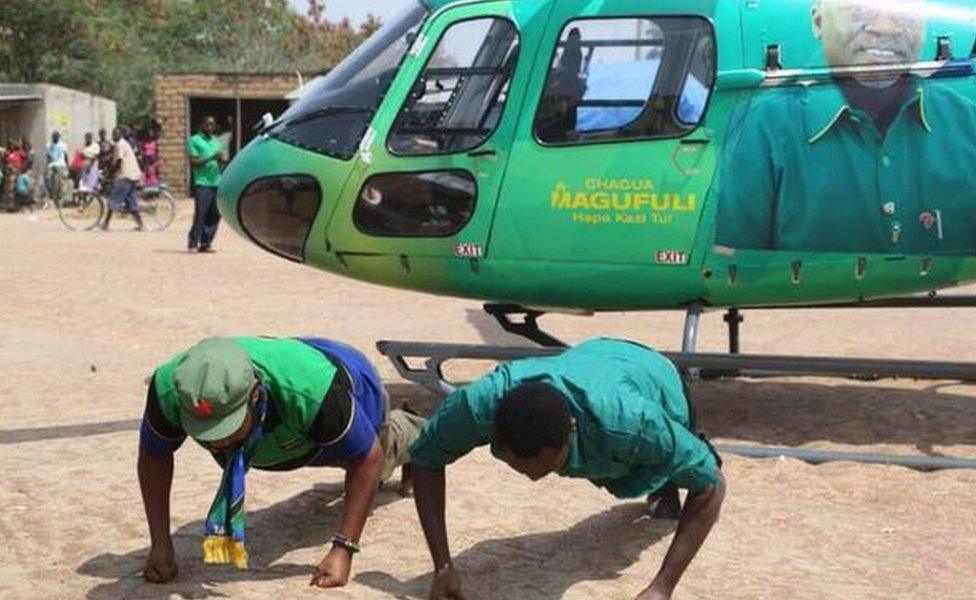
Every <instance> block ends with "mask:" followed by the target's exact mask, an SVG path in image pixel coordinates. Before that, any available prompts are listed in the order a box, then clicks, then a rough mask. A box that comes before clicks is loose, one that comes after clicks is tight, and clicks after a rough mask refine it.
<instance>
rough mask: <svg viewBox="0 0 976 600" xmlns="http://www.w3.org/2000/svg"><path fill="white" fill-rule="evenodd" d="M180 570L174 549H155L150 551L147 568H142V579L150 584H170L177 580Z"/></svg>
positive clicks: (170, 547)
mask: <svg viewBox="0 0 976 600" xmlns="http://www.w3.org/2000/svg"><path fill="white" fill-rule="evenodd" d="M178 573H179V569H178V568H177V567H176V553H175V552H174V551H173V547H172V546H169V547H164V548H155V547H153V548H152V549H150V550H149V556H148V557H147V558H146V566H145V567H143V568H142V577H143V579H145V580H146V581H148V582H149V583H169V582H170V581H173V580H174V579H176V575H177V574H178Z"/></svg>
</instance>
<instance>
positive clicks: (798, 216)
mask: <svg viewBox="0 0 976 600" xmlns="http://www.w3.org/2000/svg"><path fill="white" fill-rule="evenodd" d="M911 85H912V86H914V87H911V88H909V94H908V96H907V97H906V99H905V101H904V104H903V105H902V106H901V109H900V112H898V114H897V116H896V117H895V119H894V121H893V122H892V124H891V126H890V127H889V129H888V131H887V132H886V134H885V135H884V136H882V135H881V133H880V131H879V130H878V128H877V127H876V126H875V123H874V121H873V120H872V119H871V117H869V116H868V114H867V113H866V112H864V111H863V110H860V109H857V108H853V107H851V106H850V105H849V104H848V103H847V100H846V97H845V96H844V94H843V92H842V91H841V89H840V88H839V87H838V86H837V85H818V86H811V87H794V88H790V89H785V90H774V91H770V92H761V93H760V95H759V98H758V99H757V100H755V101H753V102H752V103H751V104H749V105H748V106H746V107H745V108H744V109H743V110H742V111H740V114H739V118H738V119H737V120H736V121H735V125H734V126H733V127H732V128H730V131H729V137H728V139H727V141H726V148H725V152H724V157H723V161H722V167H721V169H720V172H719V180H718V187H717V190H718V202H719V206H718V218H717V221H716V244H717V245H719V246H727V247H731V248H738V249H764V250H793V251H804V250H805V251H814V252H862V253H885V254H903V253H904V254H973V253H976V105H974V104H973V102H971V101H969V100H967V99H966V98H964V97H962V96H961V95H959V94H957V93H956V92H954V91H952V90H951V89H949V88H948V87H945V85H944V84H940V83H934V82H922V81H921V80H913V81H912V82H911Z"/></svg>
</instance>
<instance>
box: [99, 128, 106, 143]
mask: <svg viewBox="0 0 976 600" xmlns="http://www.w3.org/2000/svg"><path fill="white" fill-rule="evenodd" d="M98 139H99V140H103V141H104V140H105V130H104V129H99V130H98Z"/></svg>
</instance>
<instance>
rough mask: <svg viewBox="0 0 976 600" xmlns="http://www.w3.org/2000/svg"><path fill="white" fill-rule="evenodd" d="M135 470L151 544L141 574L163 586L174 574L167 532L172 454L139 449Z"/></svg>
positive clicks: (171, 548)
mask: <svg viewBox="0 0 976 600" xmlns="http://www.w3.org/2000/svg"><path fill="white" fill-rule="evenodd" d="M137 471H138V474H139V488H140V490H141V491H142V503H143V506H144V507H145V510H146V522H147V523H148V525H149V538H150V540H151V544H152V547H151V548H150V550H149V557H148V558H147V560H146V566H145V568H144V569H143V573H142V574H143V577H145V579H146V581H150V582H152V583H166V582H168V581H172V580H173V579H175V578H176V575H177V567H176V557H175V552H174V550H173V539H172V537H170V530H169V526H170V520H169V496H170V488H171V487H172V485H173V455H172V454H159V455H157V454H152V453H150V452H147V451H146V450H144V449H143V448H141V447H140V448H139V461H138V465H137Z"/></svg>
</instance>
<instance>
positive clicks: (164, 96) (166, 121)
mask: <svg viewBox="0 0 976 600" xmlns="http://www.w3.org/2000/svg"><path fill="white" fill-rule="evenodd" d="M155 87H156V118H157V119H158V120H159V121H160V123H161V124H162V126H163V135H162V137H161V138H160V139H159V158H160V169H161V174H162V178H163V181H165V182H166V183H168V184H169V185H170V187H171V188H172V189H173V193H174V195H176V194H178V195H186V194H188V193H189V191H188V190H187V185H186V183H187V171H188V169H189V163H188V162H187V159H186V140H187V138H188V137H189V135H190V133H191V131H190V126H191V124H190V122H189V120H190V98H231V99H233V98H242V99H246V98H255V99H270V98H284V97H285V95H286V94H288V93H289V92H291V91H293V90H294V89H295V88H296V87H298V81H297V78H296V76H295V75H294V74H293V73H280V74H255V75H248V74H204V73H187V74H171V75H157V76H156V78H155Z"/></svg>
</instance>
